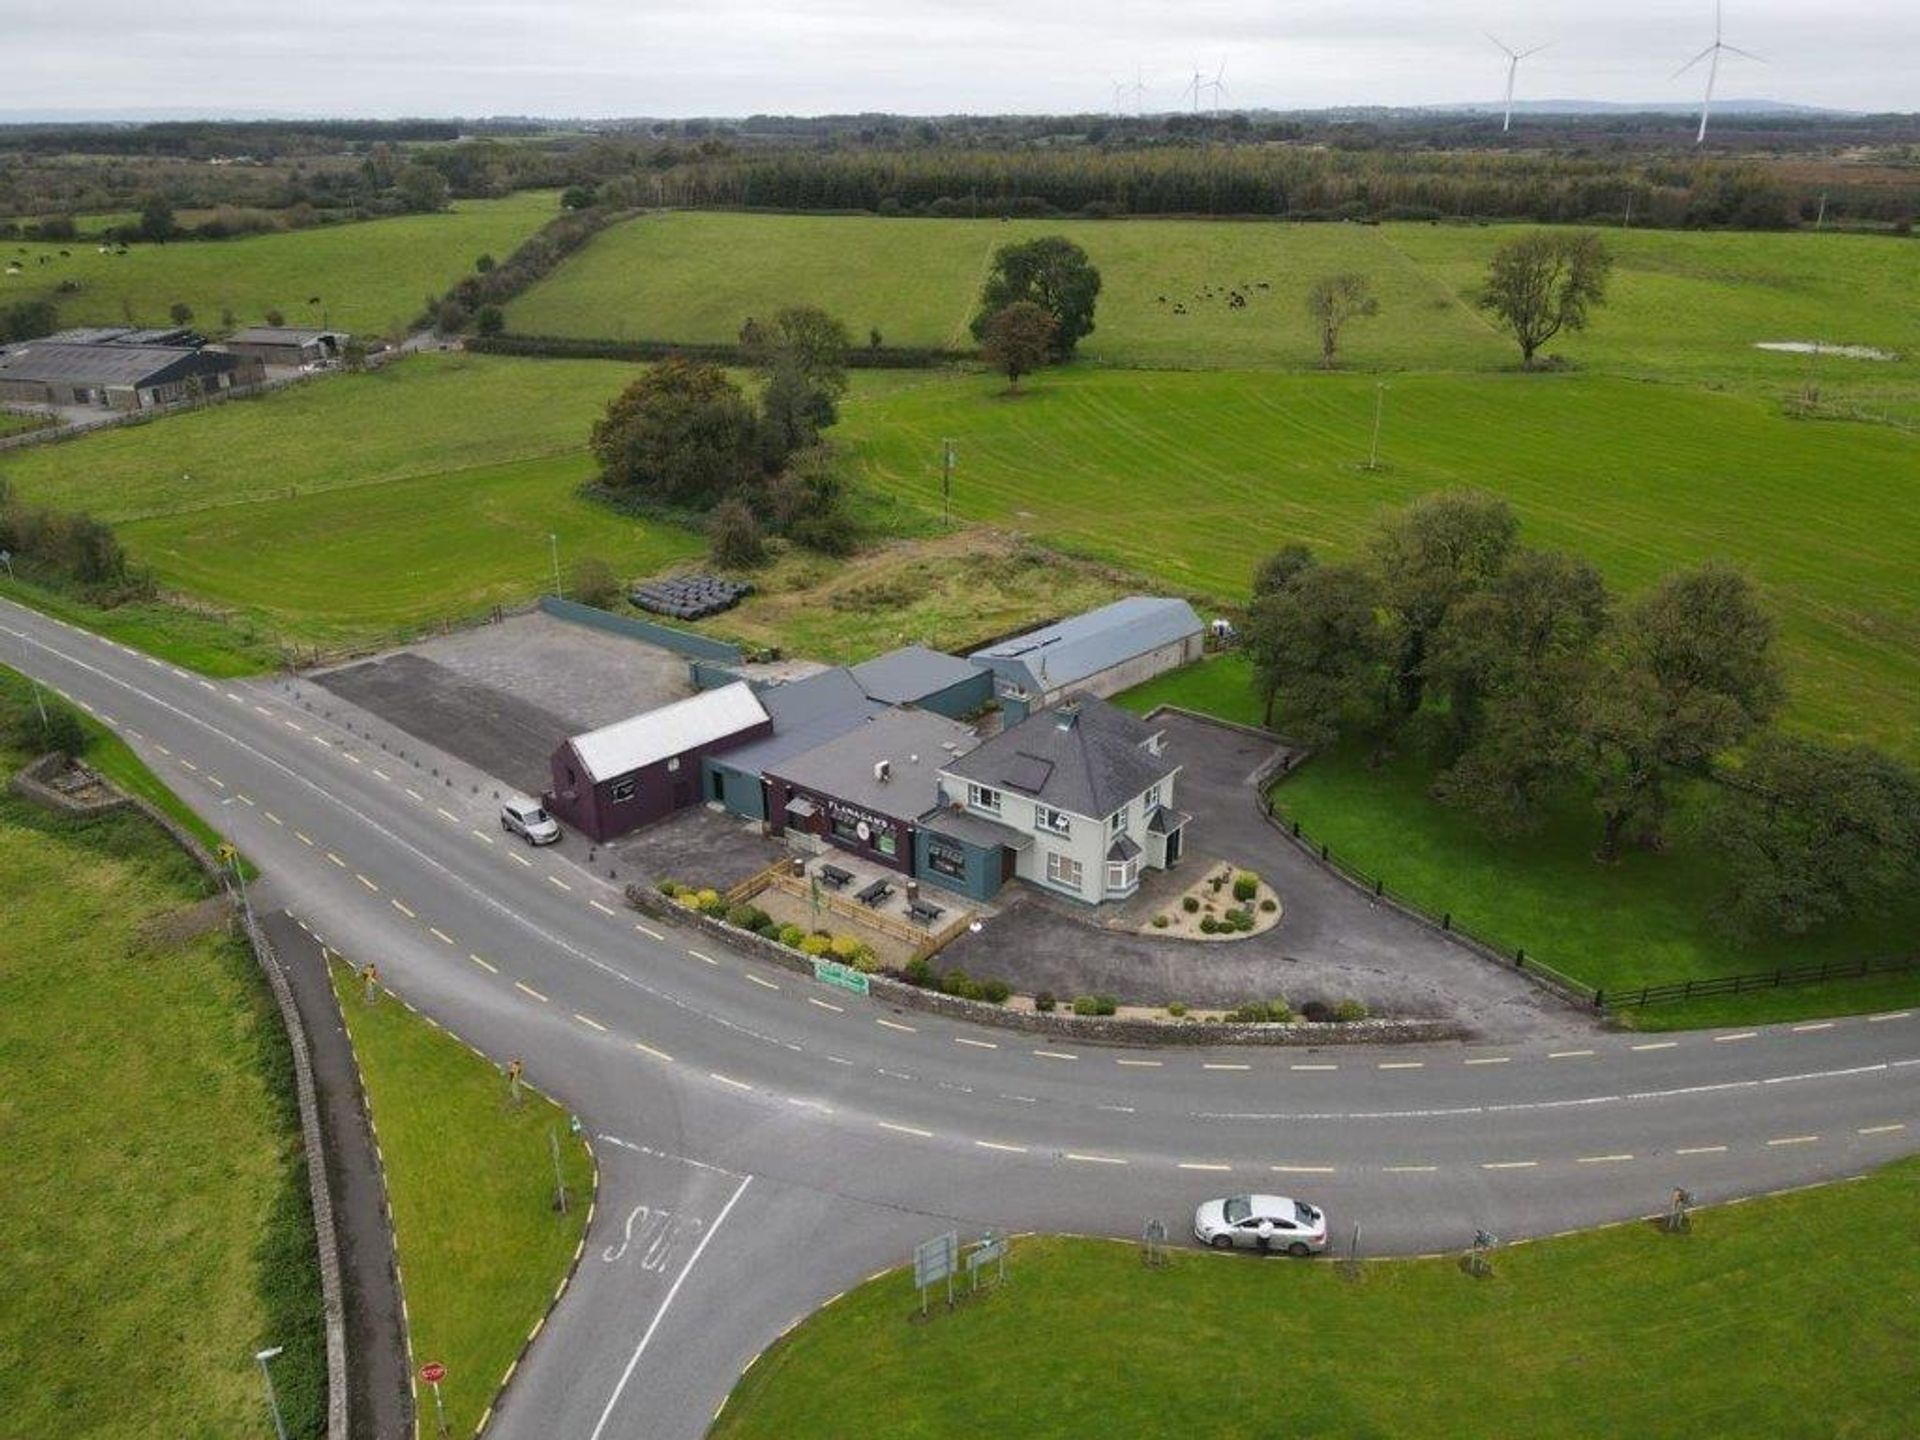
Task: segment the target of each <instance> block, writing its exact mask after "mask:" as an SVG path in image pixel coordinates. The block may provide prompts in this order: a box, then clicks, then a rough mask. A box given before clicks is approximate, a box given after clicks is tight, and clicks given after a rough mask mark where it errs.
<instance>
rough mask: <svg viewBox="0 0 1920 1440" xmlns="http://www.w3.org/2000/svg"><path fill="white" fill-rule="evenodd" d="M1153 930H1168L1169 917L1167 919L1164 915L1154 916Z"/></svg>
mask: <svg viewBox="0 0 1920 1440" xmlns="http://www.w3.org/2000/svg"><path fill="white" fill-rule="evenodd" d="M1153 928H1154V929H1156V930H1164V929H1166V928H1167V917H1166V916H1164V915H1156V916H1154V917H1153Z"/></svg>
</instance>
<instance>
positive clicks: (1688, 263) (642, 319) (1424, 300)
mask: <svg viewBox="0 0 1920 1440" xmlns="http://www.w3.org/2000/svg"><path fill="white" fill-rule="evenodd" d="M1513 233H1514V230H1513V229H1512V228H1507V227H1493V226H1436V225H1413V224H1406V225H1378V226H1370V225H1307V224H1284V223H1271V222H1269V223H1260V222H1212V221H1200V220H1153V221H1126V222H1112V221H1085V220H1080V221H1074V220H1062V221H1049V220H1032V221H1014V222H1001V221H997V220H910V221H909V220H875V219H866V218H860V217H817V216H780V215H730V214H713V213H693V212H682V213H668V214H656V215H648V216H644V217H642V218H640V219H637V220H633V221H630V222H628V223H626V224H624V225H620V226H617V227H615V228H613V229H611V230H608V231H606V232H604V233H602V234H601V235H600V236H599V237H597V238H596V239H595V240H594V241H593V242H592V243H591V244H590V245H589V246H588V247H587V249H586V250H585V251H584V252H583V253H582V254H580V255H579V256H576V257H575V258H573V259H572V260H570V261H569V262H568V263H567V264H566V265H564V266H562V267H561V268H560V269H559V270H558V271H557V272H556V273H555V274H553V275H552V276H550V277H549V278H548V279H547V280H545V281H543V282H542V283H541V284H539V285H537V286H535V287H534V288H533V289H532V290H530V291H528V292H527V294H525V295H524V296H522V297H521V298H520V299H518V300H516V301H515V302H514V303H513V304H512V305H511V306H510V307H509V309H508V322H509V324H510V326H511V328H513V329H514V330H516V331H522V332H526V333H530V334H547V335H590V336H613V337H618V338H627V339H633V338H644V339H661V340H686V341H732V340H733V339H734V338H735V337H736V336H737V335H738V333H739V329H740V325H741V322H742V321H744V320H745V319H746V318H747V317H748V316H749V315H761V316H764V315H766V314H768V313H770V312H772V311H774V310H777V309H779V308H780V307H781V306H782V305H792V304H799V303H808V304H816V305H820V306H821V307H823V308H825V309H826V310H828V311H830V312H832V313H833V314H835V315H838V316H840V317H841V319H843V320H844V321H846V323H847V325H848V327H849V328H850V329H851V330H852V331H853V334H854V336H855V338H856V340H857V341H864V340H865V338H866V336H867V332H868V329H869V328H870V327H877V328H878V329H879V330H880V332H881V333H882V335H883V336H884V337H885V338H886V340H887V341H888V342H889V343H891V344H896V345H946V346H968V345H970V344H971V342H970V340H969V338H968V336H967V330H966V326H967V322H968V320H969V319H970V318H971V315H972V307H973V305H974V303H975V299H976V297H977V295H978V293H979V289H980V282H981V280H982V278H983V277H984V275H985V271H986V267H987V263H988V257H989V256H990V254H991V252H992V251H993V249H994V247H996V246H998V245H1002V244H1005V243H1007V242H1009V241H1012V240H1021V239H1028V238H1031V237H1033V236H1037V235H1054V234H1064V235H1067V236H1069V237H1071V238H1072V239H1074V240H1075V241H1077V242H1078V243H1079V244H1080V245H1082V246H1084V247H1085V248H1086V250H1087V253H1088V254H1089V255H1090V256H1091V257H1092V259H1093V261H1094V263H1095V264H1096V265H1097V266H1099V267H1100V272H1101V276H1102V279H1103V281H1104V285H1103V287H1102V289H1101V293H1100V303H1099V312H1098V316H1097V321H1098V328H1097V329H1096V330H1095V331H1094V333H1093V334H1092V335H1091V336H1089V337H1088V338H1087V340H1086V341H1084V342H1083V343H1082V345H1081V353H1082V354H1083V355H1084V356H1086V357H1087V358H1088V359H1089V360H1092V361H1095V362H1098V363H1105V364H1116V365H1140V366H1158V367H1166V368H1175V369H1185V368H1209V369H1245V368H1271V367H1283V368H1285V367H1305V366H1311V365H1313V364H1316V363H1317V362H1318V359H1319V352H1318V348H1317V341H1316V339H1315V336H1314V333H1313V330H1312V326H1311V324H1310V323H1309V321H1308V319H1307V316H1306V313H1305V310H1304V305H1303V301H1304V297H1305V295H1306V292H1307V289H1308V287H1309V286H1311V284H1312V283H1313V281H1314V280H1316V279H1317V278H1318V277H1319V276H1321V275H1323V274H1327V273H1330V272H1334V271H1341V270H1354V271H1358V272H1360V273H1362V274H1365V275H1367V276H1368V277H1369V278H1370V279H1371V280H1372V282H1373V285H1374V289H1375V292H1376V293H1377V294H1378V296H1379V298H1380V305H1381V311H1380V315H1379V316H1378V317H1377V318H1375V319H1372V320H1361V321H1356V322H1354V324H1353V326H1352V327H1351V329H1350V331H1349V333H1348V338H1347V342H1346V346H1345V352H1346V360H1347V362H1348V363H1349V364H1352V365H1354V366H1356V367H1359V368H1363V369H1368V368H1382V369H1415V370H1463V369H1464V370H1491V369H1497V368H1502V367H1506V366H1509V365H1512V364H1513V363H1515V361H1516V360H1517V358H1518V353H1517V351H1516V350H1515V349H1514V347H1513V346H1512V344H1511V343H1510V342H1508V341H1507V340H1505V339H1504V338H1502V337H1501V336H1500V335H1498V334H1497V333H1495V331H1494V330H1493V328H1492V326H1491V325H1490V324H1489V322H1488V321H1487V320H1485V319H1484V318H1483V317H1482V316H1480V315H1479V314H1477V313H1476V312H1475V311H1474V310H1473V309H1472V307H1471V305H1470V304H1469V303H1468V302H1467V300H1466V298H1465V297H1466V296H1467V295H1468V294H1469V293H1470V292H1471V290H1472V289H1473V287H1474V286H1475V285H1477V284H1478V283H1479V281H1480V280H1481V278H1482V277H1483V275H1484V272H1485V268H1486V261H1487V257H1488V256H1489V255H1490V254H1491V253H1492V250H1493V248H1494V246H1495V245H1496V244H1497V243H1498V242H1499V241H1500V240H1502V239H1504V238H1507V237H1508V236H1510V235H1511V234H1513ZM1608 242H1609V244H1611V245H1612V246H1613V247H1614V249H1615V250H1616V252H1617V254H1618V261H1619V263H1618V268H1617V270H1616V273H1615V277H1614V284H1613V290H1612V295H1611V299H1610V301H1609V304H1608V306H1607V308H1605V309H1604V310H1602V311H1600V312H1598V314H1597V317H1596V320H1595V324H1594V326H1593V328H1592V329H1591V330H1590V331H1589V332H1587V333H1586V334H1583V335H1574V336H1569V337H1567V338H1566V339H1565V340H1564V341H1563V342H1561V343H1559V344H1557V345H1556V346H1555V347H1554V348H1555V350H1556V352H1558V353H1562V354H1564V355H1565V356H1566V357H1567V358H1569V359H1571V360H1573V361H1575V362H1576V363H1579V364H1581V365H1583V366H1590V367H1594V368H1601V369H1609V370H1619V371H1621V372H1623V373H1630V374H1654V375H1661V376H1683V377H1686V378H1701V377H1713V378H1720V379H1740V380H1751V381H1758V382H1763V383H1765V384H1767V385H1769V386H1771V387H1772V388H1774V389H1776V390H1777V389H1786V388H1797V387H1798V386H1799V384H1800V383H1801V381H1802V379H1803V378H1804V376H1805V373H1806V362H1805V360H1804V359H1797V358H1795V357H1793V356H1790V355H1781V354H1773V353H1769V352H1766V351H1760V350H1756V349H1754V348H1753V346H1754V343H1755V342H1757V341H1771V340H1823V341H1828V342H1845V343H1852V344H1863V345H1871V346H1876V347H1880V348H1885V349H1890V350H1894V351H1896V352H1899V353H1901V354H1902V355H1903V356H1905V357H1907V358H1905V359H1903V360H1902V361H1901V362H1899V363H1897V364H1891V365H1888V364H1877V363H1870V362H1862V361H1849V362H1843V361H1840V360H1838V359H1829V360H1826V361H1824V362H1823V364H1822V367H1821V378H1822V379H1823V380H1826V381H1828V382H1829V383H1842V382H1844V383H1847V384H1856V383H1857V384H1861V385H1866V386H1869V387H1874V388H1887V389H1891V390H1895V391H1899V392H1902V393H1905V394H1906V395H1907V396H1908V398H1912V392H1913V391H1914V389H1915V387H1916V385H1920V359H1916V358H1915V357H1916V356H1920V298H1916V286H1915V283H1914V281H1915V277H1916V273H1920V248H1917V247H1916V246H1915V245H1914V244H1913V243H1912V242H1908V241H1897V240H1890V239H1883V238H1880V237H1874V236H1861V235H1838V234H1826V235H1799V234H1792V235H1747V234H1676V233H1672V232H1664V231H1629V232H1624V233H1616V234H1610V235H1609V236H1608ZM742 256H751V257H752V263H750V264H742V263H741V262H740V257H742ZM1262 283H1264V284H1265V285H1266V286H1267V287H1268V288H1265V289H1262V288H1259V287H1260V285H1261V284H1262ZM1209 287H1211V289H1212V290H1213V296H1212V298H1207V297H1206V295H1205V293H1204V292H1205V291H1206V290H1207V289H1208V288H1209ZM1236 287H1238V288H1240V289H1241V293H1242V294H1243V295H1244V296H1245V297H1246V300H1247V304H1246V306H1245V307H1244V308H1241V309H1233V308H1230V307H1229V305H1228V303H1227V299H1226V296H1227V293H1228V292H1229V291H1231V290H1232V289H1234V288H1236ZM1163 296H1164V297H1165V300H1164V303H1163V301H1162V298H1161V297H1163ZM1176 304H1183V305H1185V307H1186V309H1187V313H1186V314H1184V315H1183V314H1178V313H1175V306H1176ZM1915 418H1920V416H1916V417H1915Z"/></svg>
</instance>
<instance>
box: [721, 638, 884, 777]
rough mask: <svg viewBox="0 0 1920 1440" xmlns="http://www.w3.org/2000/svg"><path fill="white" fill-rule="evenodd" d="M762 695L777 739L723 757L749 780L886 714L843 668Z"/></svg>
mask: <svg viewBox="0 0 1920 1440" xmlns="http://www.w3.org/2000/svg"><path fill="white" fill-rule="evenodd" d="M758 693H759V696H760V704H761V705H762V706H763V707H764V708H765V709H766V712H767V715H768V717H769V718H770V719H771V720H772V721H773V733H772V734H771V735H763V736H761V737H760V738H759V739H758V740H749V741H748V742H747V743H746V744H744V745H741V746H739V747H737V748H736V749H732V750H729V751H727V753H726V756H725V761H726V764H727V766H728V768H730V769H734V770H739V771H742V772H745V773H749V774H751V773H755V772H758V771H763V770H766V769H769V768H771V767H772V766H775V765H777V764H779V763H780V762H781V761H782V760H785V759H786V758H787V757H788V756H790V755H801V754H804V753H806V752H807V751H809V750H813V749H817V748H818V747H819V746H822V745H824V744H826V743H827V742H828V741H829V740H832V739H834V738H835V737H836V736H840V735H844V734H846V733H847V731H849V730H851V729H853V727H854V726H856V725H859V724H861V723H862V722H864V721H866V720H868V719H870V718H871V717H872V716H874V715H877V714H879V713H880V711H882V710H884V709H886V708H887V707H886V706H884V705H882V704H881V703H880V702H879V701H878V700H870V699H868V698H867V695H866V693H865V692H864V691H863V690H861V688H860V687H859V685H857V684H856V683H855V682H854V678H853V676H852V675H851V674H850V673H849V672H848V670H847V668H846V667H845V666H844V665H836V666H834V667H833V668H832V669H830V670H822V671H820V672H819V673H818V674H815V675H808V676H806V677H805V678H803V679H800V680H789V681H786V682H784V683H783V684H779V685H769V686H767V687H766V688H765V689H764V690H761V691H759V692H758Z"/></svg>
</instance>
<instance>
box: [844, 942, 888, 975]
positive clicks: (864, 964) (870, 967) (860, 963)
mask: <svg viewBox="0 0 1920 1440" xmlns="http://www.w3.org/2000/svg"><path fill="white" fill-rule="evenodd" d="M847 963H848V964H849V965H851V966H853V968H854V969H856V970H858V971H859V972H860V973H861V974H862V975H871V974H873V973H874V971H876V970H878V969H879V968H880V957H879V956H878V955H876V954H874V953H873V947H872V946H871V945H862V946H861V947H860V948H859V950H858V951H857V952H855V954H854V957H853V958H852V959H851V960H849V961H848V962H847Z"/></svg>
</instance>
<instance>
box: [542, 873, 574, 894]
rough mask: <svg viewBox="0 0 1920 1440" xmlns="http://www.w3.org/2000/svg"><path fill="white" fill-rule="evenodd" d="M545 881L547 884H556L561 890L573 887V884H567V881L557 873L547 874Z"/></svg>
mask: <svg viewBox="0 0 1920 1440" xmlns="http://www.w3.org/2000/svg"><path fill="white" fill-rule="evenodd" d="M547 883H548V884H549V885H558V886H559V887H560V888H561V889H562V890H569V891H570V890H572V889H573V886H571V885H569V884H567V882H566V881H564V880H562V879H561V878H560V877H559V876H558V875H549V876H547Z"/></svg>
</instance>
